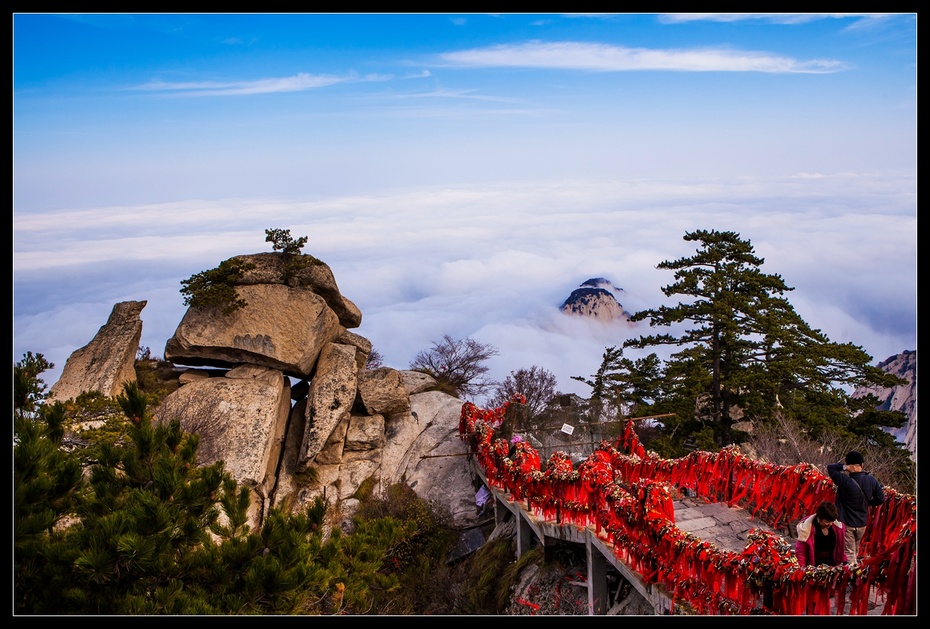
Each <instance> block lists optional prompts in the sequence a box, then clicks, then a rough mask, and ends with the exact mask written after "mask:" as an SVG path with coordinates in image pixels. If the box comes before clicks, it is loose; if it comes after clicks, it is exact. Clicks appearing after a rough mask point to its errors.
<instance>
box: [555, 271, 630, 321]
mask: <svg viewBox="0 0 930 629" xmlns="http://www.w3.org/2000/svg"><path fill="white" fill-rule="evenodd" d="M621 292H623V289H621V288H616V287H615V286H614V285H613V284H611V283H610V281H609V280H606V279H604V278H602V277H596V278H592V279H589V280H586V281H585V282H583V283H582V284H581V286H579V287H578V288H576V289H575V290H573V291H572V293H571V295H569V296H568V298H567V299H566V300H565V301H564V302H563V303H562V306H561V308H560V310H561V311H562V312H564V313H565V314H568V315H574V316H580V317H587V318H589V319H594V320H596V321H603V322H611V321H617V320H621V321H628V320H629V318H630V313H628V312H627V311H626V310H624V309H623V306H622V305H621V304H620V302H619V301H618V300H617V295H618V294H620V293H621Z"/></svg>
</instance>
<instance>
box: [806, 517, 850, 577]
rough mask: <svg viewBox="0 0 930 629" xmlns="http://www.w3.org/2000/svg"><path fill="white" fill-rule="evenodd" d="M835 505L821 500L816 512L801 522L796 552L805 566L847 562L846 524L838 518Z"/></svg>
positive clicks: (833, 564) (835, 564)
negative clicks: (844, 541)
mask: <svg viewBox="0 0 930 629" xmlns="http://www.w3.org/2000/svg"><path fill="white" fill-rule="evenodd" d="M837 517H838V512H837V510H836V505H835V504H833V503H832V502H822V503H820V506H819V507H817V511H816V512H814V514H813V515H811V516H808V517H806V518H804V519H803V520H801V522H800V523H799V524H798V542H797V544H795V545H794V554H795V556H796V557H797V558H798V563H799V564H800V565H801V567H802V568H803V567H804V566H819V565H821V564H826V565H828V566H840V565H843V564H844V563H846V550H845V545H844V543H843V540H845V538H846V525H845V524H843V523H842V522H840V521H839V520H838V519H837Z"/></svg>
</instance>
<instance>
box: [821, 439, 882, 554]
mask: <svg viewBox="0 0 930 629" xmlns="http://www.w3.org/2000/svg"><path fill="white" fill-rule="evenodd" d="M863 462H864V461H863V459H862V455H861V454H859V453H858V452H856V451H855V450H853V451H851V452H849V454H847V455H846V458H845V460H844V461H843V462H840V463H831V464H830V465H828V466H827V473H828V474H829V475H830V479H831V480H832V481H833V482H834V484H836V508H837V511H839V516H840V518H839V519H840V521H841V522H843V524H845V525H846V561H848V562H849V565H850V566H852V567H855V566H856V565H858V563H859V543H860V542H861V541H862V536H863V535H865V525H866V524H868V521H869V507H877V506H878V505H880V504H882V503H883V502H885V492H884V491H882V486H881V485H880V484H879V482H878V481H877V480H875V477H874V476H872V475H871V474H869V473H868V472H864V471H862V464H863Z"/></svg>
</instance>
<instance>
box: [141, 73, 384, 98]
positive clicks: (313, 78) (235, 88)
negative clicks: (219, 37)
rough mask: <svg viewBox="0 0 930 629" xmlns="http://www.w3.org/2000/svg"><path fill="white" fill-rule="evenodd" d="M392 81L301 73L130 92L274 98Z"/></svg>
mask: <svg viewBox="0 0 930 629" xmlns="http://www.w3.org/2000/svg"><path fill="white" fill-rule="evenodd" d="M392 78H393V77H392V76H390V75H383V74H367V75H364V76H358V75H356V74H354V73H353V74H348V75H346V76H335V75H329V74H307V73H305V72H299V73H297V74H295V75H294V76H285V77H271V78H266V79H254V80H251V81H183V82H168V81H162V80H161V79H155V80H152V81H149V82H148V83H145V84H143V85H138V86H135V87H133V88H131V89H134V90H142V91H149V92H164V93H172V94H176V95H185V96H241V95H249V94H273V93H277V92H302V91H305V90H312V89H318V88H321V87H329V86H330V85H336V84H338V83H350V82H362V81H389V80H391V79H392Z"/></svg>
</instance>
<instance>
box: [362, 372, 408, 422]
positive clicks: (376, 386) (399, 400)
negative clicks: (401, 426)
mask: <svg viewBox="0 0 930 629" xmlns="http://www.w3.org/2000/svg"><path fill="white" fill-rule="evenodd" d="M358 397H359V400H360V402H361V403H362V405H363V406H364V407H365V412H367V413H368V414H369V415H376V414H383V415H396V414H397V413H406V412H408V411H409V410H410V396H409V395H408V394H407V388H406V387H405V386H404V381H403V379H402V378H401V375H400V372H399V371H397V370H396V369H391V368H390V367H380V368H378V369H363V370H362V371H360V372H359V375H358Z"/></svg>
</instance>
